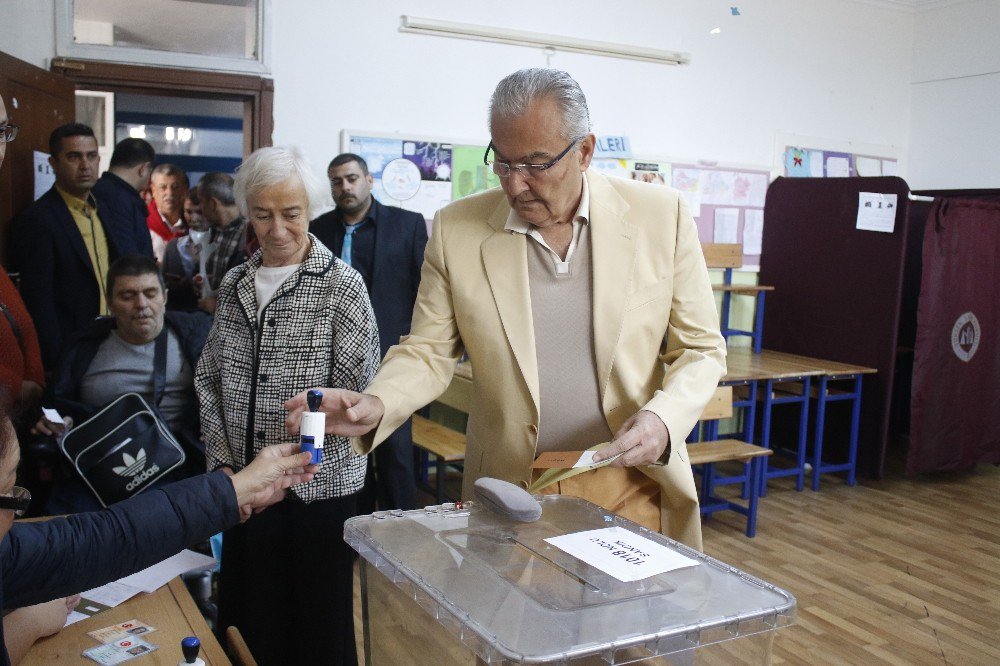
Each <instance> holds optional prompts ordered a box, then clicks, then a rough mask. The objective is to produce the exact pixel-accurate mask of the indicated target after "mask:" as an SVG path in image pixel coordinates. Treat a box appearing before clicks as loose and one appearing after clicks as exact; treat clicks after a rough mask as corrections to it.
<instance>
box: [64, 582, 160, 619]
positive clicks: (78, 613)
mask: <svg viewBox="0 0 1000 666" xmlns="http://www.w3.org/2000/svg"><path fill="white" fill-rule="evenodd" d="M140 592H142V589H140V588H138V587H135V586H132V585H126V584H125V583H122V582H121V581H112V582H110V583H107V584H106V585H101V586H100V587H95V588H94V589H92V590H87V591H86V592H81V593H80V601H79V603H77V605H76V608H74V609H73V611H72V612H71V613H70V614H69V615H68V616H67V617H66V624H65V625H63V626H67V627H68V626H69V625H71V624H73V623H75V622H79V621H80V620H86V619H87V618H88V617H92V616H94V615H97V614H98V613H100V612H102V611H105V610H107V609H109V608H114V607H115V606H118V605H119V604H121V603H122V602H124V601H128V600H129V599H131V598H132V597H134V596H135V595H137V594H139V593H140Z"/></svg>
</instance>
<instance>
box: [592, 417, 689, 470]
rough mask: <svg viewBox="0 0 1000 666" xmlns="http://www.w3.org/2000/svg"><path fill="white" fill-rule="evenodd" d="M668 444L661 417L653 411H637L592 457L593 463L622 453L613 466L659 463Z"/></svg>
mask: <svg viewBox="0 0 1000 666" xmlns="http://www.w3.org/2000/svg"><path fill="white" fill-rule="evenodd" d="M669 445H670V433H669V432H668V431H667V426H665V425H664V424H663V421H661V420H660V417H659V416H657V415H656V414H654V413H653V412H648V411H646V410H639V411H638V412H636V413H635V414H633V415H632V416H631V417H630V418H629V419H628V420H627V421H625V423H624V424H622V427H621V428H619V429H618V432H616V433H615V438H614V440H612V442H611V443H610V444H609V445H608V446H607V447H606V448H604V449H601V450H600V451H598V452H597V453H595V454H594V462H600V461H602V460H604V459H605V458H610V457H611V456H614V455H618V454H619V453H622V454H624V455H622V456H621V457H620V458H618V460H615V461H614V462H612V463H610V465H611V466H612V467H636V466H638V465H652V464H653V463H655V462H657V461H658V460H660V457H661V456H663V452H664V451H666V450H667V446H669Z"/></svg>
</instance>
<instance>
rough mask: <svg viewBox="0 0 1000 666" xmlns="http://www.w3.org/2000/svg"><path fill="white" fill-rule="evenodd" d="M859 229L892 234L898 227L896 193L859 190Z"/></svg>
mask: <svg viewBox="0 0 1000 666" xmlns="http://www.w3.org/2000/svg"><path fill="white" fill-rule="evenodd" d="M856 226H857V228H858V229H865V230H867V231H881V232H884V233H887V234H891V233H892V232H893V231H894V230H895V227H896V195H895V194H880V193H878V192H858V222H857V225H856Z"/></svg>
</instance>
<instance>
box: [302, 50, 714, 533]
mask: <svg viewBox="0 0 1000 666" xmlns="http://www.w3.org/2000/svg"><path fill="white" fill-rule="evenodd" d="M490 134H491V137H492V142H491V144H490V147H489V148H488V150H487V155H486V158H485V159H486V162H487V164H488V165H490V166H491V167H492V169H493V170H494V171H495V172H496V173H497V174H498V175H499V176H500V181H501V188H500V189H499V190H490V191H488V192H484V193H481V194H477V195H473V196H470V197H467V198H465V199H462V200H460V201H456V202H455V203H453V204H451V205H449V206H447V207H445V208H444V209H442V210H441V211H440V212H439V213H438V214H437V216H436V218H435V221H434V227H433V232H432V235H431V239H430V242H429V243H428V245H427V249H426V253H425V258H424V266H423V271H422V274H421V283H420V289H419V292H418V295H417V303H416V307H415V308H414V312H413V325H412V328H411V332H410V335H408V336H406V337H405V338H403V339H402V340H401V342H400V344H399V345H397V346H395V347H393V348H392V349H391V350H390V351H389V353H388V355H387V356H386V358H385V361H384V362H383V364H382V369H381V370H380V371H379V373H378V375H377V376H376V377H375V379H374V381H373V382H372V383H371V385H370V386H369V387H368V388H367V389H366V391H365V393H364V394H357V393H351V392H348V391H338V390H331V389H327V390H326V394H325V398H324V403H323V409H324V411H326V412H327V414H328V420H327V423H328V429H329V430H330V431H331V432H336V433H338V434H341V435H348V436H354V437H355V438H356V439H355V440H354V445H355V450H356V451H357V452H358V453H366V452H368V451H370V450H371V449H372V448H373V447H374V446H376V445H377V444H379V443H380V442H381V441H382V440H383V439H385V437H387V436H388V435H389V434H390V433H391V432H393V431H394V430H395V429H396V428H398V427H399V425H400V424H401V423H403V422H404V421H405V420H406V419H408V418H410V415H411V414H412V413H413V412H414V411H415V410H417V409H419V408H421V407H423V406H424V405H426V404H427V403H429V402H430V401H432V400H433V399H434V398H436V397H437V396H439V395H440V394H441V393H443V392H444V391H445V389H446V388H447V387H448V384H449V382H450V380H451V378H452V374H453V372H454V369H455V365H456V363H457V361H458V359H459V358H460V357H461V355H462V353H463V351H464V352H467V353H468V355H469V358H470V360H471V363H472V368H473V389H472V404H471V407H470V410H469V423H468V432H467V437H468V448H467V451H466V458H465V477H464V485H463V496H465V497H468V496H471V492H470V491H471V484H472V483H473V482H474V481H475V480H476V479H477V478H479V477H482V476H490V477H496V478H500V479H505V480H507V481H510V482H513V483H517V484H520V485H521V486H522V487H527V486H528V484H529V482H530V481H531V478H532V470H531V464H532V462H533V460H534V458H535V457H536V456H537V455H538V454H539V453H541V452H543V451H558V450H562V451H567V450H571V451H578V450H583V449H586V448H588V447H590V446H592V445H595V444H599V443H602V442H608V441H610V442H611V443H610V445H608V446H606V447H604V448H603V449H602V451H601V453H599V454H598V455H597V456H595V460H600V459H602V458H606V457H608V456H611V455H614V454H615V453H621V452H624V453H623V455H622V456H621V457H620V458H618V459H617V460H616V461H614V463H612V465H609V466H607V467H604V468H601V469H597V470H593V471H590V472H587V473H584V474H581V475H579V476H576V477H574V478H572V479H568V480H566V481H564V482H562V483H561V484H560V485H559V486H558V487H557V488H556V489H555V490H556V491H558V492H562V493H564V494H571V495H576V496H581V497H584V498H585V499H589V500H591V501H594V502H595V503H597V504H600V505H601V506H603V507H605V508H607V509H609V510H612V511H616V512H618V513H621V514H622V515H625V516H626V517H629V518H632V519H633V520H636V521H637V522H640V523H642V524H645V525H646V526H647V527H650V528H652V529H658V530H661V531H663V532H664V533H665V534H667V535H668V536H670V537H672V538H675V539H677V540H679V541H682V542H684V543H686V544H688V545H690V546H693V547H696V548H698V549H700V548H701V522H700V516H699V512H698V496H697V492H696V489H695V484H694V478H693V476H692V472H691V465H690V463H689V461H688V457H687V450H686V447H685V443H684V439H685V437H686V436H687V434H688V433H689V432H690V431H691V429H692V428H693V426H694V424H695V423H696V421H697V419H698V417H699V415H700V414H701V411H702V409H703V408H704V406H705V404H706V403H707V402H708V399H709V398H710V396H711V395H712V393H713V391H714V390H715V387H716V385H717V383H718V381H719V378H720V377H721V376H722V375H723V373H724V372H725V356H726V354H725V342H724V340H723V338H722V336H721V335H720V333H719V323H718V316H717V314H716V309H715V300H714V298H713V295H712V290H711V286H710V284H709V279H708V271H707V269H706V267H705V260H704V257H703V255H702V252H701V247H700V245H699V243H698V233H697V229H696V227H695V224H694V221H693V219H692V218H691V214H690V212H689V211H688V208H687V205H686V204H685V202H684V200H683V199H682V198H680V197H679V195H678V193H677V192H676V191H675V190H672V189H670V188H666V187H663V186H657V185H650V184H646V183H637V182H633V181H627V180H622V179H616V178H607V177H605V176H603V175H601V174H600V173H597V172H596V171H593V170H588V167H589V165H590V161H591V159H592V157H593V155H594V145H595V137H594V135H593V134H591V133H590V119H589V114H588V111H587V106H586V99H585V97H584V95H583V92H582V91H581V90H580V87H579V85H578V84H577V83H576V81H574V80H573V79H572V78H571V77H570V76H569V75H568V74H566V73H565V72H560V71H557V70H549V69H530V70H521V71H519V72H516V73H514V74H511V75H510V76H508V77H506V78H505V79H504V80H503V81H501V82H500V84H499V85H498V86H497V89H496V91H495V92H494V95H493V98H492V100H491V105H490ZM286 407H287V408H288V409H289V411H290V415H289V419H288V424H289V427H293V428H294V427H297V422H298V418H299V414H300V413H301V411H302V410H303V409H304V408H305V397H304V394H300V395H298V396H296V397H294V398H293V399H291V400H289V402H288V403H286Z"/></svg>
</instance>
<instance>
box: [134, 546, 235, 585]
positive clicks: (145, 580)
mask: <svg viewBox="0 0 1000 666" xmlns="http://www.w3.org/2000/svg"><path fill="white" fill-rule="evenodd" d="M215 564H216V561H215V558H214V557H209V556H208V555H202V554H200V553H196V552H194V551H193V550H182V551H181V552H179V553H177V554H176V555H174V556H173V557H168V558H167V559H165V560H163V561H162V562H160V563H159V564H154V565H153V566H151V567H147V568H145V569H143V570H142V571H137V572H136V573H134V574H132V575H131V576H125V577H124V578H122V579H120V580H119V581H118V582H119V583H123V584H125V585H131V586H132V587H137V588H139V589H140V590H142V591H143V592H155V591H156V590H157V589H159V588H160V587H163V586H164V585H166V584H167V583H168V582H170V579H172V578H174V577H175V576H179V575H180V574H182V573H184V572H185V571H191V570H192V569H204V568H206V567H211V566H215Z"/></svg>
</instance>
